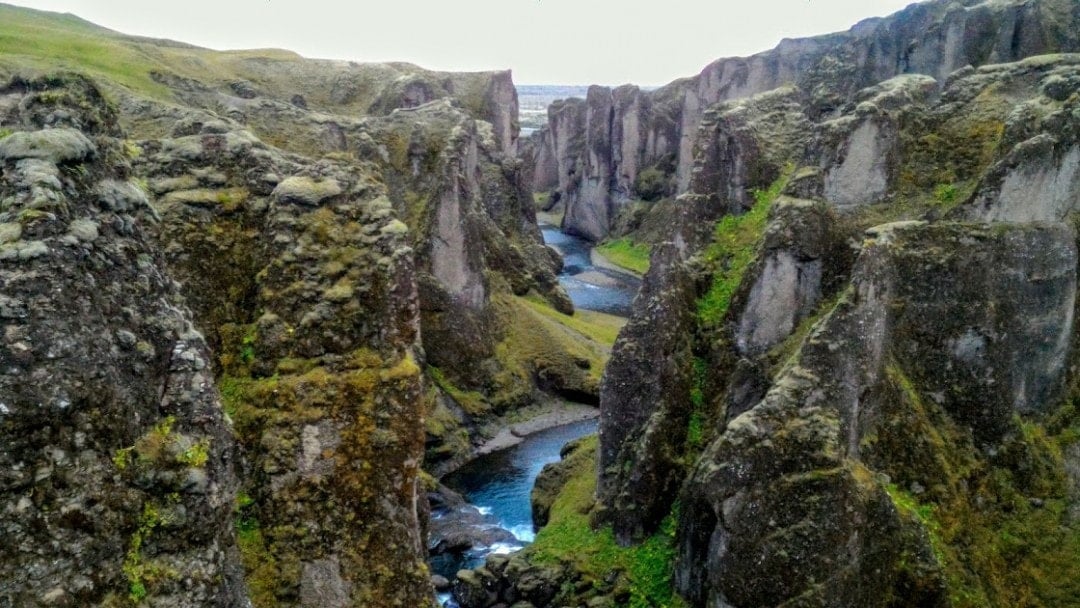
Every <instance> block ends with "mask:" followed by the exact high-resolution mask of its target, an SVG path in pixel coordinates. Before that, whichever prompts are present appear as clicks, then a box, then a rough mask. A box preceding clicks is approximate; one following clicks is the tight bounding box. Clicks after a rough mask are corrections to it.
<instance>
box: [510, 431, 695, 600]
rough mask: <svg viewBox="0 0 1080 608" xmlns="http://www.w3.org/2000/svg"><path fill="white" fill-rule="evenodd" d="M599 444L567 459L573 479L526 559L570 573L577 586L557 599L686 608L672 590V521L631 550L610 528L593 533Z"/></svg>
mask: <svg viewBox="0 0 1080 608" xmlns="http://www.w3.org/2000/svg"><path fill="white" fill-rule="evenodd" d="M598 445H599V442H598V439H597V438H596V437H595V436H592V437H589V438H586V439H585V440H583V442H582V446H581V447H580V448H579V449H578V450H577V451H575V452H574V453H573V454H571V455H570V456H569V458H570V464H571V467H572V469H571V473H570V476H569V479H568V480H567V482H566V485H565V486H563V489H562V491H561V492H560V493H559V495H558V496H557V497H556V498H555V501H554V503H553V504H552V507H551V519H550V521H549V522H548V525H547V526H545V527H544V528H543V529H541V530H540V531H539V532H538V533H537V535H536V541H535V542H534V543H533V544H532V545H530V546H529V547H528V548H527V549H526V550H525V552H526V555H527V557H528V558H529V559H530V561H532V562H534V563H537V564H548V565H556V566H562V567H564V568H567V569H568V570H569V571H570V572H571V573H572V576H573V577H574V579H576V583H575V584H573V585H564V587H563V589H562V590H561V591H560V594H559V596H558V597H557V600H563V601H565V602H567V603H569V602H570V601H571V600H572V599H574V598H576V599H578V600H583V599H586V596H592V597H596V596H601V595H606V596H609V597H610V599H611V601H612V603H609V604H598V605H613V606H614V605H618V606H631V607H632V608H647V607H648V608H661V607H665V608H680V607H682V606H685V604H684V603H683V602H682V601H681V599H679V598H678V596H676V595H675V594H674V593H673V591H672V588H671V572H672V568H671V565H672V563H673V561H674V559H675V538H674V537H675V518H674V517H673V516H669V517H668V518H667V519H665V520H664V524H663V525H662V526H661V530H660V531H659V532H658V533H657V534H655V535H653V536H651V537H649V538H648V539H646V540H645V541H644V542H642V543H641V544H638V545H635V546H633V547H620V546H619V545H618V544H617V543H616V542H615V536H614V534H612V532H611V528H610V527H604V528H601V529H600V530H595V531H594V530H593V529H592V528H591V526H590V523H589V522H590V513H591V512H592V510H593V507H594V506H595V494H596V466H597V464H596V462H597V461H596V458H597V449H598ZM590 605H593V604H590Z"/></svg>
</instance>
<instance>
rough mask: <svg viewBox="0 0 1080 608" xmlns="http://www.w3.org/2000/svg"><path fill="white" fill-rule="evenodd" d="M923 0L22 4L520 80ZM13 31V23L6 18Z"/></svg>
mask: <svg viewBox="0 0 1080 608" xmlns="http://www.w3.org/2000/svg"><path fill="white" fill-rule="evenodd" d="M911 2H912V0H735V1H732V0H727V1H725V0H657V1H653V2H648V3H642V2H640V0H618V1H616V0H411V1H410V0H377V1H375V2H372V1H370V0H369V1H365V0H359V1H354V2H349V1H348V0H172V1H169V2H163V1H161V0H14V1H13V2H11V3H13V4H18V5H22V6H31V7H34V8H40V9H45V10H52V11H60V12H70V13H74V14H76V15H78V16H80V17H82V18H84V19H87V20H89V21H93V22H94V23H97V24H99V25H103V26H105V27H109V28H112V29H114V30H119V31H121V32H125V33H128V34H138V35H143V36H153V37H161V38H171V39H174V40H181V41H184V42H189V43H192V44H198V45H200V46H207V47H211V48H216V49H237V48H259V47H277V48H286V49H290V50H293V51H296V52H298V53H300V54H302V55H305V56H308V57H320V58H332V59H350V60H355V61H409V62H412V63H416V64H419V65H421V66H423V67H426V68H431V69H439V70H459V71H465V70H485V69H495V68H500V69H505V68H510V69H512V70H513V71H514V81H515V82H517V83H518V84H609V85H615V84H623V83H627V82H632V83H635V84H640V85H659V84H665V83H667V82H670V81H671V80H674V79H676V78H680V77H683V76H690V75H693V74H696V73H698V72H699V71H701V68H703V67H704V66H705V65H706V64H707V63H709V62H710V61H712V60H713V59H716V58H719V57H727V56H733V55H749V54H752V53H756V52H758V51H762V50H765V49H768V48H771V47H773V46H775V45H776V43H777V42H778V41H779V40H780V39H781V38H786V37H796V36H809V35H814V34H823V33H827V32H833V31H838V30H846V29H848V28H849V27H850V26H852V25H854V24H855V23H856V22H857V21H860V20H862V19H865V18H867V17H872V16H881V15H887V14H889V13H893V12H895V11H897V10H899V9H901V8H903V7H904V6H906V5H908V4H910V3H911ZM0 27H2V24H0Z"/></svg>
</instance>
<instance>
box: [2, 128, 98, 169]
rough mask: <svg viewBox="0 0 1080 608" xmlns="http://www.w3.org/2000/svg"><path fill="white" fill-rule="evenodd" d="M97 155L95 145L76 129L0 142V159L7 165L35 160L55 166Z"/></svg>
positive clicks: (34, 133)
mask: <svg viewBox="0 0 1080 608" xmlns="http://www.w3.org/2000/svg"><path fill="white" fill-rule="evenodd" d="M94 152H95V148H94V144H93V143H91V141H90V140H89V139H87V138H86V136H85V135H83V134H82V132H81V131H77V130H75V129H49V130H46V131H23V132H19V133H13V134H11V135H9V136H8V137H5V138H4V139H3V141H0V159H3V160H5V161H16V160H22V159H24V158H35V159H40V160H45V161H49V162H51V163H53V164H60V163H70V162H79V161H83V160H86V159H87V158H89V157H90V156H91V155H92V154H93V153H94Z"/></svg>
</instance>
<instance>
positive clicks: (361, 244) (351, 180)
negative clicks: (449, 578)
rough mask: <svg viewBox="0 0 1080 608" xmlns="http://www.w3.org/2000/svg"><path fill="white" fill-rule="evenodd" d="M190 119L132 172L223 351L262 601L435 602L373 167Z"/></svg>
mask: <svg viewBox="0 0 1080 608" xmlns="http://www.w3.org/2000/svg"><path fill="white" fill-rule="evenodd" d="M189 118H190V121H191V125H190V127H189V126H185V125H182V126H183V128H181V129H179V130H178V131H177V135H178V136H177V137H171V138H165V139H158V140H153V139H152V140H142V141H140V142H138V143H137V146H138V149H139V154H138V155H137V157H136V158H134V159H133V160H134V163H135V165H136V170H137V171H138V172H139V174H140V175H141V176H143V179H145V180H146V183H148V184H149V185H150V186H151V187H150V188H149V190H151V191H152V193H153V197H152V198H153V200H152V203H153V205H154V207H155V208H156V209H157V210H158V211H159V213H160V215H161V220H162V221H161V222H160V224H159V225H158V229H157V239H158V241H159V242H160V243H161V244H162V246H163V247H164V249H165V251H166V252H167V258H168V263H169V266H170V269H171V270H172V271H173V272H174V273H175V275H176V276H178V277H182V279H183V290H184V292H185V295H186V296H187V298H188V301H189V302H190V304H191V306H192V308H193V309H194V311H195V317H196V321H197V322H198V324H199V325H200V326H201V327H205V328H208V329H207V333H208V336H210V337H211V340H212V342H213V343H214V344H215V346H216V347H217V351H218V354H219V355H218V357H217V361H216V362H215V369H216V370H218V372H219V373H220V374H221V378H222V390H223V393H224V394H225V397H226V400H225V402H226V408H227V410H228V412H229V414H230V416H231V418H232V420H233V421H234V423H235V427H236V433H237V438H238V440H239V443H240V447H241V454H242V456H243V462H244V466H245V470H247V471H249V472H250V474H249V475H247V476H246V477H245V479H244V482H243V484H242V494H241V495H242V497H243V498H244V500H243V501H241V502H242V504H240V505H239V511H238V514H237V517H236V527H237V536H238V539H239V544H240V553H241V556H242V558H243V559H242V561H243V566H244V569H245V571H246V580H247V584H248V588H249V589H250V594H251V595H250V597H251V600H252V602H253V603H254V605H256V606H283V605H341V606H375V605H394V604H395V602H396V603H403V605H424V604H426V603H427V602H428V601H429V600H430V597H431V588H430V582H429V579H428V575H427V571H426V566H425V565H424V546H423V542H422V540H421V538H420V534H421V530H422V527H421V525H420V517H421V513H420V512H419V510H418V508H417V504H418V501H417V496H418V495H419V488H418V485H417V480H418V476H419V463H420V461H421V458H422V454H423V448H424V425H423V420H424V414H425V410H426V409H427V407H428V406H427V402H426V401H425V400H424V399H423V398H422V396H423V392H422V390H421V386H422V381H421V375H420V374H421V372H420V366H421V365H422V362H421V361H420V360H419V354H418V353H419V349H418V347H419V342H418V340H419V308H418V304H417V300H416V275H415V273H414V271H413V263H412V258H413V249H412V248H411V247H410V243H409V239H410V236H411V235H410V232H409V230H408V228H407V226H405V224H404V223H402V222H401V221H400V220H398V219H397V217H396V215H395V212H394V207H393V204H392V203H391V202H390V200H388V199H387V198H386V197H385V195H384V194H385V190H384V189H383V187H382V185H381V184H380V182H379V179H378V176H377V174H376V173H375V172H374V171H373V170H372V168H371V167H370V166H369V165H365V164H363V163H361V162H359V161H356V160H350V159H346V158H327V159H323V160H321V161H309V160H307V159H305V158H303V157H299V156H296V155H290V154H286V153H283V152H281V151H280V150H277V149H275V148H272V147H270V146H268V145H266V144H265V143H263V142H262V141H260V140H258V139H257V138H255V137H254V136H253V135H252V134H251V133H249V132H246V131H243V130H239V129H237V128H236V126H235V125H233V124H230V123H228V122H221V123H220V124H219V123H206V122H202V121H201V119H198V117H197V115H195V116H191V117H189ZM196 123H198V124H196ZM185 124H186V123H185ZM283 176H288V177H283ZM313 530H314V531H317V534H312V531H313ZM386 564H395V566H394V567H393V568H389V567H387V566H386Z"/></svg>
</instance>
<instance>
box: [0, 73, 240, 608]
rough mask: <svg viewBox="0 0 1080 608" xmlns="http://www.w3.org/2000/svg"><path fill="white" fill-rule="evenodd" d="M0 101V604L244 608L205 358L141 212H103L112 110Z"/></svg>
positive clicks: (88, 93)
mask: <svg viewBox="0 0 1080 608" xmlns="http://www.w3.org/2000/svg"><path fill="white" fill-rule="evenodd" d="M3 89H4V90H5V92H6V94H7V95H15V96H18V95H21V97H17V98H16V99H17V102H16V103H12V104H9V105H5V110H4V111H3V116H0V122H3V124H5V125H16V126H17V127H18V128H19V129H23V130H22V131H20V133H17V134H15V135H12V136H10V137H8V138H5V139H4V143H6V144H7V145H8V147H7V148H6V149H5V154H4V161H3V165H4V167H3V174H4V180H3V181H2V182H0V199H3V200H4V201H5V203H4V205H3V209H2V211H0V218H2V220H0V221H2V222H3V223H2V225H3V226H5V227H6V229H5V230H4V233H5V238H4V240H5V243H4V244H3V245H0V247H3V250H2V252H0V282H2V283H3V285H4V288H3V292H4V293H3V295H2V296H0V316H2V317H3V319H4V321H3V323H4V326H5V333H4V338H3V342H2V343H0V344H2V345H0V361H2V367H3V370H4V372H3V373H2V374H0V394H2V395H3V396H2V397H0V441H2V442H3V445H4V450H3V453H2V454H0V462H2V464H3V469H4V471H5V473H4V475H3V478H2V480H0V490H2V491H0V505H2V507H0V508H2V509H3V511H4V512H5V513H6V515H5V517H4V520H3V524H0V527H2V528H3V532H2V535H3V537H4V539H5V541H6V542H4V543H3V546H2V547H0V578H2V580H3V581H4V584H3V589H2V590H0V604H5V605H12V606H56V605H69V606H76V605H77V606H116V607H119V606H134V605H136V604H153V605H168V606H177V607H180V606H191V607H194V606H238V605H243V604H244V603H245V602H246V589H245V585H244V581H243V575H242V569H241V568H240V565H239V563H238V560H237V559H236V557H235V541H234V537H233V532H232V527H233V513H232V505H233V502H234V497H235V494H236V488H237V485H238V480H237V470H236V469H237V466H236V464H237V463H236V461H235V455H236V445H235V440H234V438H233V436H232V434H231V432H230V428H229V424H228V421H227V418H226V416H225V415H224V412H223V411H222V408H221V404H220V400H219V398H218V394H217V391H216V390H215V388H214V381H213V375H212V370H211V362H212V357H211V354H210V351H209V349H208V348H207V344H206V342H205V341H204V340H203V338H202V336H201V335H200V334H199V333H198V332H197V331H195V330H194V329H193V318H192V316H191V314H190V313H189V312H188V311H187V308H186V305H185V302H184V299H183V297H182V294H181V293H180V291H179V290H178V288H177V284H176V283H175V282H174V281H173V280H172V278H171V277H170V275H169V274H168V272H167V269H168V266H167V264H166V262H165V260H164V257H163V256H162V255H161V252H160V250H159V249H158V247H157V246H156V243H155V241H154V239H153V236H152V234H150V232H149V231H148V230H147V228H148V227H150V226H152V225H153V223H154V221H155V217H154V212H153V210H152V209H151V208H150V207H149V206H148V205H147V204H146V201H145V198H143V199H142V201H127V203H128V204H124V205H121V204H118V201H117V199H115V198H111V197H106V198H103V197H102V196H101V193H102V192H105V191H112V190H114V189H115V188H116V185H117V184H121V183H126V182H127V180H128V179H129V176H130V167H129V166H128V165H127V164H126V162H124V160H123V159H124V153H123V145H122V142H121V141H120V140H118V139H115V138H113V137H112V134H114V133H115V132H116V129H117V127H116V124H115V122H114V121H115V114H114V108H112V107H111V106H109V105H107V104H104V102H103V100H102V99H101V97H100V94H99V93H98V92H97V90H96V89H95V88H94V87H93V86H92V85H91V84H90V83H89V82H87V81H85V80H83V79H79V78H75V77H69V76H64V77H50V78H43V79H39V80H35V81H24V80H16V81H14V82H12V83H10V84H8V85H5V86H4V87H3ZM99 104H100V105H99ZM44 106H47V107H48V108H49V112H51V113H52V114H51V115H53V116H54V117H58V118H60V117H62V121H61V122H63V123H64V124H66V125H68V126H66V127H63V128H55V129H49V130H43V131H42V130H37V129H40V128H41V127H42V124H41V122H40V120H41V118H42V117H43V116H44V114H45V113H44V112H43V111H42V108H43V107H44ZM75 125H78V126H79V127H81V128H82V129H85V131H79V130H74V129H75V128H76V126H75ZM20 134H21V135H20ZM91 141H92V142H93V144H91V143H90V142H91ZM9 142H10V143H9ZM11 220H15V221H14V222H12V221H11ZM12 225H14V226H15V227H17V229H14V228H12V227H11V226H12ZM27 242H32V243H34V244H35V245H34V246H33V247H32V248H31V247H23V246H21V245H19V244H20V243H24V244H25V243H27ZM12 243H14V244H15V245H19V247H20V248H19V249H18V251H20V252H26V251H31V252H33V253H34V255H17V256H8V255H4V254H6V253H7V252H8V251H9V249H8V247H9V246H11V245H12ZM58 293H62V294H64V296H63V297H57V294H58Z"/></svg>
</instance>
